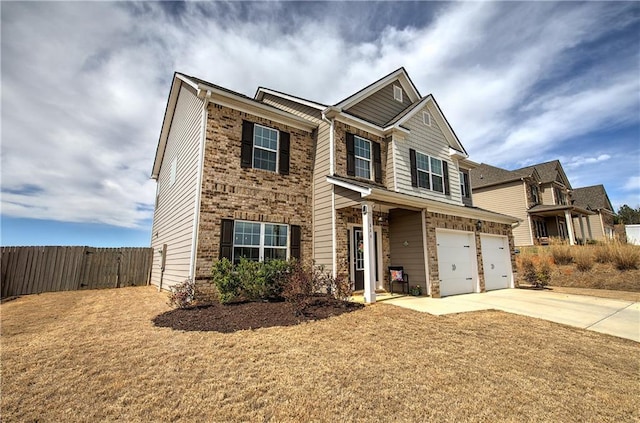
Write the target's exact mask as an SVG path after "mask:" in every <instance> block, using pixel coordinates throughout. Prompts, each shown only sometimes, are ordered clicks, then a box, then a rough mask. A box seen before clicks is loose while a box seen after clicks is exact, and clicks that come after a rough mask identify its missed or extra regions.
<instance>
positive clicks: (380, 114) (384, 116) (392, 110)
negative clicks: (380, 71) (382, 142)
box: [345, 80, 411, 126]
mask: <svg viewBox="0 0 640 423" xmlns="http://www.w3.org/2000/svg"><path fill="white" fill-rule="evenodd" d="M394 85H396V86H398V87H400V89H402V85H400V82H398V81H397V80H396V81H394V82H391V83H390V84H388V85H385V86H384V87H382V88H380V89H379V90H378V91H376V92H375V93H373V94H371V95H370V96H368V97H366V98H364V99H362V100H361V101H359V102H358V103H356V104H355V105H353V106H351V107H349V108H348V109H346V110H345V111H346V112H347V113H350V114H352V115H355V116H358V117H360V118H362V119H365V120H367V121H369V122H373V123H375V124H377V125H380V126H383V125H384V124H386V123H387V122H389V121H390V120H391V119H393V118H394V117H396V116H397V115H398V114H399V113H400V112H401V111H403V110H404V109H406V108H407V107H409V106H410V105H411V100H410V99H409V96H408V95H407V93H406V92H405V91H404V89H402V103H401V102H399V101H397V100H395V99H394V98H393V86H394Z"/></svg>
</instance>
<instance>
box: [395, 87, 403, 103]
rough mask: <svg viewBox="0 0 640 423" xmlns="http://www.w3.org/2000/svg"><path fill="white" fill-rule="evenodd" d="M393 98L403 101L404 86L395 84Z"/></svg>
mask: <svg viewBox="0 0 640 423" xmlns="http://www.w3.org/2000/svg"><path fill="white" fill-rule="evenodd" d="M393 99H394V100H396V101H399V102H400V103H402V87H399V86H397V85H394V86H393Z"/></svg>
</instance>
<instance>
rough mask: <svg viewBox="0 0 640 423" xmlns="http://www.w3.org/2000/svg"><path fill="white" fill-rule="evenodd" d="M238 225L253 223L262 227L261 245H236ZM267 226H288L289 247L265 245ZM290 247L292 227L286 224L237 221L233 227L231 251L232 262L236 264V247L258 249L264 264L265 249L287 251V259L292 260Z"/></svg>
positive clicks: (259, 256)
mask: <svg viewBox="0 0 640 423" xmlns="http://www.w3.org/2000/svg"><path fill="white" fill-rule="evenodd" d="M237 223H253V224H258V225H260V244H259V245H247V244H236V240H235V237H236V233H235V230H236V229H235V228H236V224H237ZM266 225H278V226H286V227H287V245H286V247H276V246H273V245H265V244H264V236H265V227H266ZM290 246H291V225H287V224H284V223H273V222H254V221H251V220H235V221H234V225H233V247H232V249H231V262H232V263H235V259H236V257H235V256H236V247H244V248H258V261H260V262H263V261H264V249H265V248H275V249H281V250H284V249H286V250H287V254H286V259H287V260H289V258H290V253H291V251H290Z"/></svg>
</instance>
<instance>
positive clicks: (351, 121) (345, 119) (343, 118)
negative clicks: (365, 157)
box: [335, 112, 385, 137]
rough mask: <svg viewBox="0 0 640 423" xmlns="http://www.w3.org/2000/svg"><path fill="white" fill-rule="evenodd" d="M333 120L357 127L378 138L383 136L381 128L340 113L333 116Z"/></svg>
mask: <svg viewBox="0 0 640 423" xmlns="http://www.w3.org/2000/svg"><path fill="white" fill-rule="evenodd" d="M335 119H336V120H338V121H339V122H342V123H346V124H347V125H353V126H357V127H358V128H360V129H362V130H363V131H366V132H369V133H371V134H373V135H377V136H379V137H384V136H385V132H384V129H383V128H382V127H380V126H378V125H376V124H374V123H371V122H367V121H366V120H363V119H360V118H357V117H355V116H352V115H349V114H346V113H342V112H340V113H338V114H337V115H336V116H335Z"/></svg>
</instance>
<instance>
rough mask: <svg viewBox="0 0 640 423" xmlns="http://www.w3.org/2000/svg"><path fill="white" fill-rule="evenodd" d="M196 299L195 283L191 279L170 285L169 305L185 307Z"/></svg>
mask: <svg viewBox="0 0 640 423" xmlns="http://www.w3.org/2000/svg"><path fill="white" fill-rule="evenodd" d="M195 300H196V284H195V283H194V282H193V279H185V280H184V282H181V283H179V284H177V285H174V286H172V287H171V293H170V294H169V305H170V306H171V307H177V308H187V307H189V306H190V305H191V304H192V303H193V302H194V301H195Z"/></svg>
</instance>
